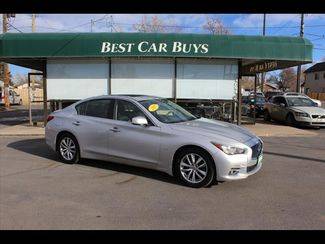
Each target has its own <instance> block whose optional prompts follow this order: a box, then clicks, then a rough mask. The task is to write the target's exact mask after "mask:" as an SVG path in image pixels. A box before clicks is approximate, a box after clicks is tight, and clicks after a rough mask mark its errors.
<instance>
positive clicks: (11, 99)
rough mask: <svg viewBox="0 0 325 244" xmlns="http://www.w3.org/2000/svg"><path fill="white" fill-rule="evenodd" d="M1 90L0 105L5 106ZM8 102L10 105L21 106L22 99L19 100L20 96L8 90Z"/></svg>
mask: <svg viewBox="0 0 325 244" xmlns="http://www.w3.org/2000/svg"><path fill="white" fill-rule="evenodd" d="M3 93H4V92H3V90H1V91H0V104H5V99H4V94H3ZM9 102H10V104H12V105H21V103H22V99H21V98H20V95H19V94H17V93H16V92H15V91H13V90H9Z"/></svg>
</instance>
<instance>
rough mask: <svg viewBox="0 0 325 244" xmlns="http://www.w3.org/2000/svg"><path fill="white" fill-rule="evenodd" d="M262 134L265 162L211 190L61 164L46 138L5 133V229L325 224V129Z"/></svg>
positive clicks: (110, 167)
mask: <svg viewBox="0 0 325 244" xmlns="http://www.w3.org/2000/svg"><path fill="white" fill-rule="evenodd" d="M313 132H314V133H317V136H305V137H304V136H293V137H263V140H264V142H265V150H264V151H265V154H264V165H263V168H262V170H261V171H260V172H258V173H257V174H256V175H253V176H251V177H249V178H247V179H246V180H242V181H236V182H224V183H219V184H218V185H217V184H215V185H213V186H211V187H209V188H201V189H192V188H188V187H184V186H181V185H179V184H178V183H177V182H175V181H174V179H173V178H172V177H170V176H168V175H166V174H164V173H160V172H156V171H152V170H147V169H141V168H135V167H130V166H123V165H117V164H113V163H108V162H101V161H93V160H84V161H83V162H82V163H81V164H76V165H67V164H63V163H61V162H59V161H58V159H57V157H56V155H55V153H54V152H52V151H51V150H50V149H49V148H48V147H47V146H46V144H45V142H44V138H43V137H41V136H38V137H28V136H21V137H15V136H1V137H0V229H324V228H325V204H324V203H325V190H324V185H325V177H324V176H325V143H324V141H325V129H321V130H313Z"/></svg>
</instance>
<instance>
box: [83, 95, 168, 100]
mask: <svg viewBox="0 0 325 244" xmlns="http://www.w3.org/2000/svg"><path fill="white" fill-rule="evenodd" d="M104 98H116V99H118V98H120V99H122V98H127V99H130V100H134V101H144V100H150V99H162V97H158V96H149V95H142V94H114V95H102V96H95V97H90V98H87V99H85V100H93V99H104Z"/></svg>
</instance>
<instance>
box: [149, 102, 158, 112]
mask: <svg viewBox="0 0 325 244" xmlns="http://www.w3.org/2000/svg"><path fill="white" fill-rule="evenodd" d="M158 108H159V105H158V104H156V103H154V104H151V105H150V106H149V108H148V110H149V111H150V112H155V111H157V110H158Z"/></svg>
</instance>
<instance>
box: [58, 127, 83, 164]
mask: <svg viewBox="0 0 325 244" xmlns="http://www.w3.org/2000/svg"><path fill="white" fill-rule="evenodd" d="M64 149H65V150H64ZM56 150H57V153H58V155H59V158H60V160H61V161H63V162H64V163H67V164H74V163H78V162H79V161H80V149H79V144H78V141H77V139H76V138H75V137H74V136H73V135H72V134H70V133H64V134H62V135H61V136H60V137H59V139H58V140H57V149H56Z"/></svg>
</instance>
